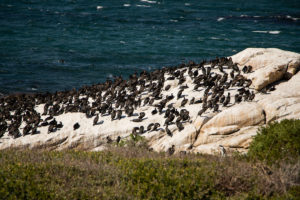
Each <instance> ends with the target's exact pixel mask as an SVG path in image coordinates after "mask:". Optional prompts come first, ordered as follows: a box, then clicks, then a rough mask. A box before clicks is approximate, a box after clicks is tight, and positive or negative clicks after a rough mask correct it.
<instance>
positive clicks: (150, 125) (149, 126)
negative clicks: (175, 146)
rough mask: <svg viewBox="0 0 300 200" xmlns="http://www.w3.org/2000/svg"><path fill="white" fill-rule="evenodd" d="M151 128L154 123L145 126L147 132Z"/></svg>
mask: <svg viewBox="0 0 300 200" xmlns="http://www.w3.org/2000/svg"><path fill="white" fill-rule="evenodd" d="M152 126H154V123H151V124H149V125H148V126H147V131H150V130H151V129H152Z"/></svg>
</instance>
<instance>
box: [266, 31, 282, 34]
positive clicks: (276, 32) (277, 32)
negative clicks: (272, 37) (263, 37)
mask: <svg viewBox="0 0 300 200" xmlns="http://www.w3.org/2000/svg"><path fill="white" fill-rule="evenodd" d="M268 33H270V34H279V33H280V31H269V32H268Z"/></svg>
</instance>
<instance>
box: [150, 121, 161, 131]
mask: <svg viewBox="0 0 300 200" xmlns="http://www.w3.org/2000/svg"><path fill="white" fill-rule="evenodd" d="M158 127H160V124H159V123H155V124H154V126H153V129H152V131H157V128H158Z"/></svg>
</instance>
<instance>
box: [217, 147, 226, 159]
mask: <svg viewBox="0 0 300 200" xmlns="http://www.w3.org/2000/svg"><path fill="white" fill-rule="evenodd" d="M219 148H220V154H221V156H222V157H225V156H226V149H225V148H224V147H223V145H219Z"/></svg>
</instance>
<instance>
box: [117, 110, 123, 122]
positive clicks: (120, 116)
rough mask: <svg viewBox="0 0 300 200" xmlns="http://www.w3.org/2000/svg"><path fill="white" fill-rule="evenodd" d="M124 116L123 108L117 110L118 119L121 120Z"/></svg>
mask: <svg viewBox="0 0 300 200" xmlns="http://www.w3.org/2000/svg"><path fill="white" fill-rule="evenodd" d="M121 118H122V110H118V111H117V119H118V120H120V119H121Z"/></svg>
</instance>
